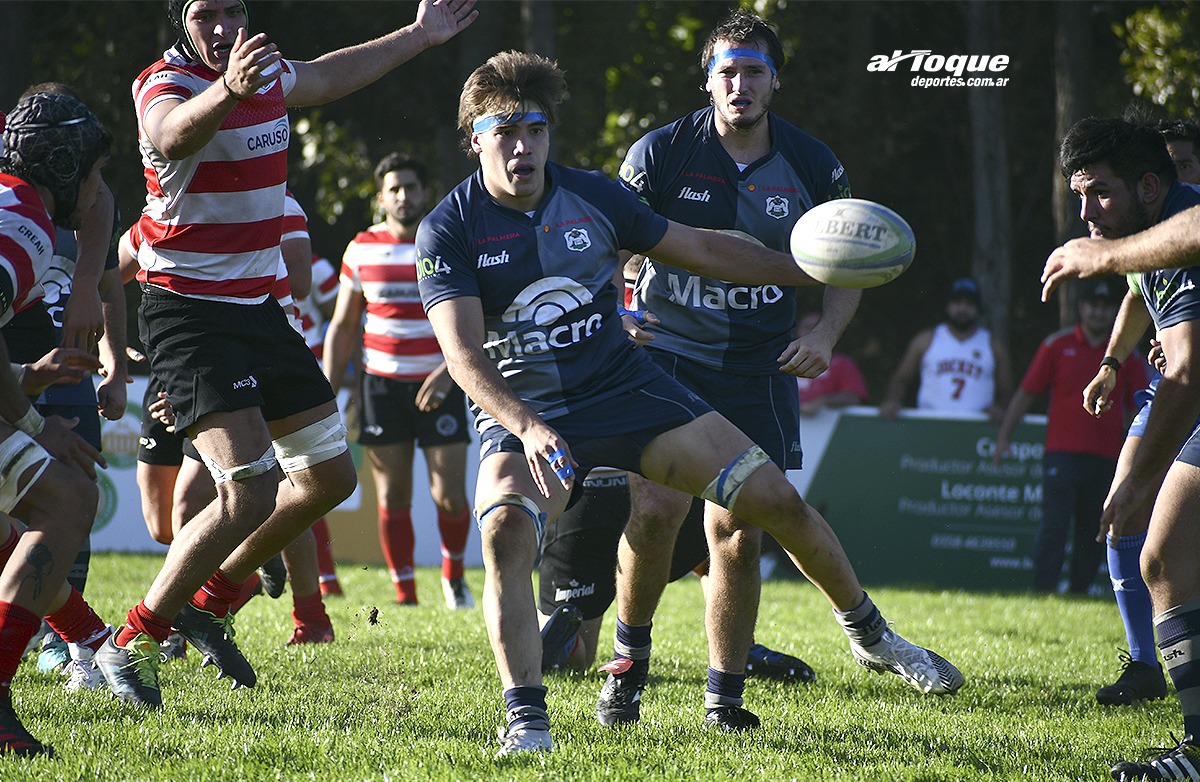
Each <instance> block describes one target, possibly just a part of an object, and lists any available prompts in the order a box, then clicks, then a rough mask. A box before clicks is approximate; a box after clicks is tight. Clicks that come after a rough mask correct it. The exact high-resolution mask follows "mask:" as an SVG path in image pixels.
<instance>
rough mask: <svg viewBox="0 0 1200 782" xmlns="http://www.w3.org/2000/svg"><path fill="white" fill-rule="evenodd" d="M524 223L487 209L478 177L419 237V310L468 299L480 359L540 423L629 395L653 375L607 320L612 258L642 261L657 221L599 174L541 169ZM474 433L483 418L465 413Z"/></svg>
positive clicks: (440, 208) (612, 316) (615, 320)
mask: <svg viewBox="0 0 1200 782" xmlns="http://www.w3.org/2000/svg"><path fill="white" fill-rule="evenodd" d="M546 174H547V184H546V196H545V198H543V199H542V203H541V205H540V206H539V207H538V209H537V211H536V212H534V213H533V215H532V216H529V215H527V214H525V213H524V212H519V211H516V210H514V209H509V208H508V207H505V206H501V205H500V204H498V203H496V202H495V201H494V200H492V198H491V196H489V195H488V193H487V191H486V190H485V189H484V186H483V178H482V175H481V174H480V173H479V172H478V171H477V172H475V174H473V175H472V176H470V177H468V178H467V179H466V180H464V181H463V182H462V183H460V184H459V185H458V186H457V187H456V188H454V190H453V191H451V193H450V194H449V195H447V196H446V197H445V198H444V199H443V200H442V201H441V203H439V204H438V205H437V206H436V207H435V208H434V209H433V211H432V212H430V213H429V215H428V216H427V217H426V218H425V219H424V220H423V221H422V222H421V225H420V227H419V228H418V229H417V239H416V245H417V259H418V260H417V281H418V286H419V288H420V291H421V302H422V304H424V306H425V309H426V310H429V309H430V308H431V307H433V306H434V305H435V304H437V303H438V302H441V301H445V300H446V299H453V298H458V297H462V296H475V297H478V298H479V299H480V301H481V303H482V306H483V314H484V327H485V330H486V337H485V341H484V348H485V350H486V351H487V354H488V357H489V358H491V360H492V362H493V363H495V365H496V366H497V367H498V368H499V369H500V371H501V372H502V373H503V374H504V376H505V378H506V379H507V381H508V384H509V386H511V388H512V390H513V391H514V392H515V393H516V394H517V395H518V396H519V397H520V398H521V400H522V401H524V402H525V403H526V404H528V405H529V406H530V408H531V409H533V411H534V412H536V413H538V414H539V415H540V416H541V417H542V418H543V419H545V420H550V419H553V418H557V417H559V416H563V415H566V414H567V413H570V412H571V411H572V410H579V409H583V408H586V407H590V406H591V405H594V404H598V403H602V402H604V401H606V400H608V399H610V398H612V397H613V396H615V395H616V394H619V393H622V392H624V391H626V390H628V389H629V388H631V387H635V386H637V385H638V384H639V383H640V382H642V381H643V380H644V378H645V374H644V371H639V370H644V369H645V368H646V367H647V366H649V365H650V364H651V362H650V360H649V359H648V358H647V357H646V356H645V354H644V353H642V352H641V351H635V350H634V346H633V343H632V342H631V341H630V340H629V338H628V336H626V334H625V332H624V330H623V329H622V326H621V319H620V317H619V316H618V315H617V305H618V304H619V303H620V301H621V299H620V294H619V293H618V292H617V289H616V288H615V287H614V286H613V283H612V281H613V275H614V273H615V272H616V269H617V265H618V264H619V262H620V257H619V254H618V250H620V249H626V250H629V251H631V252H635V253H637V252H645V251H647V250H649V249H650V248H651V247H654V246H655V245H656V244H658V243H659V242H660V241H661V240H662V238H663V236H664V235H665V234H666V232H667V220H666V219H665V218H663V217H660V216H659V215H657V214H655V213H654V211H653V210H651V209H650V208H649V207H647V206H646V205H645V204H643V203H641V202H639V201H638V200H637V198H636V197H635V196H634V195H633V194H631V193H629V192H628V191H627V190H625V189H624V188H623V187H621V186H620V185H619V184H617V183H616V182H613V181H611V180H609V179H607V178H605V177H604V176H603V175H601V174H597V173H595V172H588V171H580V170H578V169H573V168H567V167H566V166H560V165H557V164H554V163H547V165H546ZM472 412H473V413H474V414H475V417H476V421H475V426H476V428H477V430H478V431H481V432H482V431H483V430H484V429H486V428H487V427H488V426H489V425H491V422H492V419H491V416H489V415H487V414H486V413H485V412H483V411H482V410H481V409H480V408H479V406H478V405H476V404H475V403H474V402H472Z"/></svg>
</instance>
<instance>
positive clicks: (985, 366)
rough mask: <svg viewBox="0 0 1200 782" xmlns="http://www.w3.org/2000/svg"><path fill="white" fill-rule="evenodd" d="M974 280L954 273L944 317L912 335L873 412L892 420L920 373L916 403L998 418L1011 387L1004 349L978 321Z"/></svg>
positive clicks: (979, 311) (978, 299)
mask: <svg viewBox="0 0 1200 782" xmlns="http://www.w3.org/2000/svg"><path fill="white" fill-rule="evenodd" d="M982 314H983V301H982V298H981V296H980V293H979V284H978V283H977V282H975V280H973V279H972V278H970V277H960V278H959V279H957V280H955V281H954V282H953V283H952V284H951V285H950V292H949V295H948V296H947V298H946V320H945V321H944V322H943V323H939V324H938V325H937V326H935V327H933V328H931V329H925V330H924V331H922V332H920V333H919V334H917V335H916V336H915V337H913V338H912V341H911V342H909V343H908V349H907V350H906V351H905V353H904V358H903V359H902V360H901V361H900V366H899V367H897V369H896V371H895V373H893V375H892V378H891V380H890V381H889V382H888V389H887V395H886V396H885V397H884V401H883V403H882V404H881V405H880V406H879V414H880V415H881V416H882V417H883V418H884V419H886V420H889V421H891V420H894V419H895V418H896V415H897V413H899V411H900V407H901V406H902V404H903V399H904V396H905V394H906V393H907V392H908V389H909V388H910V387H911V386H912V382H913V380H914V379H915V378H916V377H917V376H918V373H919V375H920V379H921V382H920V386H919V387H918V389H917V408H918V409H920V410H931V411H938V412H944V413H986V414H987V416H988V418H989V419H991V420H992V421H993V423H998V422H999V421H1000V417H1001V415H1002V414H1003V412H1004V406H1005V403H1006V402H1007V401H1008V396H1009V394H1010V393H1011V392H1012V364H1011V362H1010V360H1009V357H1008V349H1007V348H1006V347H1005V346H1004V344H1003V343H1002V342H1001V341H1000V340H999V339H997V338H996V337H994V336H993V335H992V334H991V332H989V331H988V330H987V329H985V328H983V326H982V325H981V324H980V316H981V315H982Z"/></svg>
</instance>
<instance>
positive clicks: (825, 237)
mask: <svg viewBox="0 0 1200 782" xmlns="http://www.w3.org/2000/svg"><path fill="white" fill-rule="evenodd" d="M791 249H792V258H794V259H795V261H796V264H797V265H798V266H799V267H800V268H801V269H803V270H804V272H805V273H806V274H807V275H808V276H809V277H812V278H813V279H815V280H818V281H820V282H823V283H825V284H826V285H833V286H836V287H838V288H874V287H876V286H878V285H883V284H884V283H885V282H891V281H892V280H894V279H896V278H897V277H899V276H900V274H901V273H902V272H903V271H904V270H905V269H907V268H908V266H909V264H911V263H912V259H913V255H914V253H915V252H916V249H917V240H916V238H915V237H914V236H913V232H912V228H910V227H909V225H908V223H906V222H905V221H904V218H903V217H901V216H900V215H898V214H896V213H895V212H893V211H892V210H891V209H888V208H887V207H886V206H884V205H883V204H877V203H875V202H874V201H867V200H865V199H862V198H837V199H834V200H832V201H826V202H825V203H823V204H818V205H816V206H814V207H813V208H812V209H809V210H808V211H807V212H805V213H804V214H802V215H800V219H799V220H797V221H796V224H795V225H794V226H793V227H792V237H791Z"/></svg>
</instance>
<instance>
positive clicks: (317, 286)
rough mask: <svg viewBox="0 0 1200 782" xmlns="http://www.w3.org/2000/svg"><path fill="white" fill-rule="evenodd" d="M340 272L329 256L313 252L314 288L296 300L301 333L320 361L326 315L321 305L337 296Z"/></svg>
mask: <svg viewBox="0 0 1200 782" xmlns="http://www.w3.org/2000/svg"><path fill="white" fill-rule="evenodd" d="M337 293H338V272H337V269H335V268H334V266H333V264H332V263H330V262H329V259H328V258H322V257H321V256H320V255H317V254H315V253H314V254H313V257H312V289H311V290H310V291H309V293H308V295H307V296H305V297H304V298H303V299H297V300H296V309H297V310H298V311H299V312H300V333H301V334H302V335H303V336H304V341H305V342H306V343H307V344H308V348H309V350H311V351H312V352H313V355H314V356H316V357H317V360H318V361H320V360H321V359H322V358H323V357H324V355H325V326H326V325H327V324H326V322H325V316H324V315H322V314H321V307H323V306H324V305H325V304H327V303H328V302H331V301H333V300H334V299H336V298H337Z"/></svg>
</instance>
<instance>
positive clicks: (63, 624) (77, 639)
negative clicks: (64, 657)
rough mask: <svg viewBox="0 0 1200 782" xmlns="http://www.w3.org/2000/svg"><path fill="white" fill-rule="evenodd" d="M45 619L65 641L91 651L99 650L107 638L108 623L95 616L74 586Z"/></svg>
mask: <svg viewBox="0 0 1200 782" xmlns="http://www.w3.org/2000/svg"><path fill="white" fill-rule="evenodd" d="M46 621H47V622H49V623H50V627H52V628H53V629H54V632H56V633H58V634H59V635H60V636H62V639H63V640H64V641H66V642H67V643H70V644H79V645H80V646H86V647H87V648H89V649H91V650H92V651H93V652H96V651H99V650H100V647H101V646H102V645H103V644H104V641H105V640H106V639H107V638H108V625H106V624H104V620H102V619H101V618H100V617H98V616H96V612H95V611H93V610H92V607H91V606H90V605H88V604H87V601H86V600H84V599H83V595H81V594H79V590H78V589H75V588H74V587H71V596H70V597H68V598H67V602H66V603H63V607H62V608H60V609H58V610H57V611H55V612H54V613H53V614H49V615H48V616H47V617H46Z"/></svg>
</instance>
